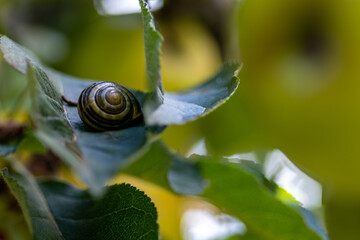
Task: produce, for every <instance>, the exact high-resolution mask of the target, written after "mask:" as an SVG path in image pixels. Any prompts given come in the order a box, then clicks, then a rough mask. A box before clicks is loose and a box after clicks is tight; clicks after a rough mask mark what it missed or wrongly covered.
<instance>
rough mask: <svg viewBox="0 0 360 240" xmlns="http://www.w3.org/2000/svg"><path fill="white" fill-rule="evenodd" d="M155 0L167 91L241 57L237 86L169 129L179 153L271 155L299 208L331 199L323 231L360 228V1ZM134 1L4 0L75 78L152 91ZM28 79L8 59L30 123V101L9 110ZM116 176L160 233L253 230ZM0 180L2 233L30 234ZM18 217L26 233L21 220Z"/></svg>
mask: <svg viewBox="0 0 360 240" xmlns="http://www.w3.org/2000/svg"><path fill="white" fill-rule="evenodd" d="M134 2H136V4H134ZM149 4H150V6H151V8H152V10H153V13H154V16H155V19H156V21H157V24H158V28H159V30H160V32H161V33H162V34H163V36H164V39H165V40H164V43H163V46H162V59H161V64H162V70H161V73H162V78H163V81H164V86H165V89H166V90H167V91H175V90H181V89H186V88H189V87H192V86H195V85H197V84H199V83H201V82H203V81H204V80H206V79H208V78H209V77H211V76H212V75H213V74H214V73H216V71H217V70H218V69H219V68H220V66H221V65H222V63H223V62H225V61H229V60H240V61H242V62H243V63H244V67H243V69H242V71H241V73H240V81H241V83H240V87H239V89H238V91H237V92H236V93H235V95H234V96H233V97H232V98H231V99H230V100H229V101H228V102H227V103H226V104H225V105H224V106H221V107H220V108H219V109H217V110H216V111H214V112H213V113H211V114H209V115H208V116H206V117H204V118H202V119H200V120H197V121H195V122H192V123H189V124H186V125H184V126H171V127H169V128H168V129H167V130H166V131H165V133H164V134H163V136H162V139H163V140H164V141H165V142H166V143H167V144H168V145H169V146H170V147H171V148H172V149H174V150H175V151H177V152H179V153H181V154H184V155H191V154H193V153H196V154H200V155H201V154H203V155H204V154H212V155H220V156H229V157H230V158H231V159H240V158H241V159H247V160H252V161H256V162H260V163H263V164H264V171H265V173H266V176H267V177H268V178H269V179H272V180H274V181H276V182H277V183H278V184H279V186H281V187H283V188H284V189H286V190H287V191H288V192H289V193H291V194H292V195H293V196H294V197H295V199H296V200H297V201H299V202H301V203H302V204H303V206H304V207H306V208H308V209H310V210H313V211H315V212H317V213H318V214H319V216H322V211H323V208H322V207H323V205H322V204H323V203H326V204H327V206H328V208H327V209H328V210H327V212H326V215H327V219H328V220H327V225H328V228H329V229H330V228H331V229H339V230H334V232H333V233H332V235H333V236H335V238H334V239H341V238H337V236H341V235H342V234H343V233H344V232H348V233H349V235H348V237H347V238H343V239H356V237H357V234H356V231H355V232H354V231H353V230H354V229H356V226H359V225H360V220H359V219H360V218H358V217H357V216H360V204H359V203H360V201H359V200H360V183H359V182H360V181H358V179H357V176H358V173H360V161H359V159H358V158H359V155H360V148H359V144H360V137H359V136H360V126H359V122H360V111H359V103H358V102H359V99H360V95H359V87H360V83H359V81H358V79H360V68H359V67H358V64H359V61H358V56H360V30H359V29H360V17H359V16H360V14H359V13H360V2H358V1H351V0H344V1H341V2H339V1H336V0H327V1H325V0H295V1H289V0H273V1H267V0H242V1H236V0H197V1H191V0H164V1H162V0H157V1H155V0H151V1H149ZM137 12H138V6H137V1H131V0H122V1H121V0H118V1H116V0H97V1H95V2H92V1H89V0H77V1H71V0H0V33H2V34H5V35H7V36H9V37H10V38H12V39H13V40H15V41H17V42H18V43H20V44H21V45H23V46H26V47H27V48H29V49H31V51H33V52H34V53H35V54H36V55H37V56H39V58H40V59H41V60H42V61H43V62H44V63H46V64H47V65H49V66H51V67H53V68H55V69H57V70H59V71H62V72H65V73H67V74H69V75H74V76H76V77H80V78H86V79H96V80H106V81H112V82H118V83H121V84H123V85H126V86H128V87H131V88H135V89H139V90H144V89H145V58H144V50H143V35H142V22H141V16H140V15H139V14H138V13H137ZM9 79H11V80H9ZM25 84H26V82H25V81H24V79H23V77H22V76H20V74H18V73H16V72H15V71H14V70H12V69H10V68H9V67H8V66H7V65H6V64H4V63H3V62H1V64H0V120H1V121H2V122H5V121H7V120H8V119H9V118H12V119H16V121H19V122H26V121H28V118H27V114H26V106H24V109H23V112H16V113H15V114H9V113H11V109H12V106H13V105H14V104H15V103H14V99H15V98H14V96H16V94H19V92H20V91H21V90H22V89H23V88H24V87H25ZM289 159H290V160H291V161H292V162H291V161H290V160H289ZM294 164H295V165H294ZM65 175H66V174H65ZM309 176H311V177H309ZM314 179H315V180H314ZM120 181H126V182H129V183H132V184H134V185H135V186H138V187H139V188H140V189H142V190H144V191H145V192H146V193H147V194H148V195H149V196H150V197H151V198H152V199H153V200H154V201H155V204H156V206H157V208H158V211H159V221H160V227H161V234H162V236H163V239H188V240H189V239H194V240H202V239H226V238H228V237H230V236H233V235H235V236H237V235H241V234H243V233H244V232H245V231H246V227H245V226H244V225H243V224H242V223H241V222H240V221H239V220H237V219H234V218H232V217H231V216H228V215H226V214H224V213H222V212H221V211H220V210H219V209H216V208H215V207H214V206H212V205H210V204H209V203H206V202H204V201H202V200H199V199H195V198H184V197H179V196H175V195H173V194H171V193H168V192H166V191H164V190H162V189H159V188H157V187H156V186H153V185H151V184H149V183H145V182H142V181H141V180H139V179H135V178H132V177H130V176H119V177H118V178H117V179H115V180H114V182H120ZM0 184H1V185H0V239H28V238H27V237H26V236H28V235H27V234H28V233H27V231H26V227H24V220H23V219H22V218H21V214H20V211H19V208H18V207H17V205H16V203H14V200H13V199H11V197H9V196H10V195H9V194H8V193H7V191H6V188H5V187H4V186H3V185H4V184H3V183H2V182H1V183H0ZM323 188H324V191H323ZM280 197H281V196H280ZM344 206H347V207H346V208H344ZM3 219H11V220H7V221H4V220H3ZM20 226H21V228H20ZM15 227H16V228H18V227H19V229H23V230H21V231H13V229H14V228H15ZM210 229H211V230H212V231H210Z"/></svg>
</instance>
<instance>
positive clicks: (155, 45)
mask: <svg viewBox="0 0 360 240" xmlns="http://www.w3.org/2000/svg"><path fill="white" fill-rule="evenodd" d="M139 3H140V6H141V12H142V17H143V23H144V44H145V57H146V71H147V78H148V86H149V89H150V93H149V96H148V99H147V101H146V102H145V106H144V108H143V110H144V116H145V122H146V124H148V125H151V126H153V125H155V126H169V125H173V124H177V125H179V124H184V123H186V122H189V121H192V120H195V119H196V118H198V117H201V116H204V115H205V114H207V113H209V112H211V111H213V110H214V109H215V108H216V107H217V106H219V105H221V104H222V103H224V102H225V101H226V100H227V99H228V98H229V97H230V96H231V95H232V94H233V93H234V92H235V90H236V89H237V87H238V84H239V79H238V78H237V76H234V72H235V71H237V70H238V69H239V64H238V63H234V62H233V63H227V64H225V65H224V66H223V68H222V69H221V70H220V71H219V73H218V74H217V75H216V76H214V77H213V78H211V79H210V80H208V81H206V82H205V83H203V84H201V85H200V86H198V87H196V88H194V89H191V90H188V91H184V92H176V93H167V92H165V91H164V88H163V84H162V81H161V75H160V50H161V49H160V48H161V43H162V41H163V38H162V36H161V34H160V33H159V32H158V31H157V30H156V27H155V21H154V18H153V16H152V14H151V12H150V11H149V6H148V4H147V3H146V1H144V0H139Z"/></svg>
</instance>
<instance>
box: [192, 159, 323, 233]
mask: <svg viewBox="0 0 360 240" xmlns="http://www.w3.org/2000/svg"><path fill="white" fill-rule="evenodd" d="M198 160H199V162H198V165H199V167H200V169H201V172H202V174H203V176H204V178H206V179H207V180H208V181H209V182H210V185H209V187H208V188H207V189H205V192H204V194H203V196H204V197H205V198H207V199H208V200H209V201H211V202H212V203H214V204H215V205H217V206H218V207H221V209H224V210H225V211H226V212H228V213H229V214H231V215H233V216H236V217H238V218H239V219H241V221H243V222H244V223H245V225H246V227H247V229H248V230H249V231H250V232H251V233H253V234H255V235H258V236H259V237H261V239H264V240H265V239H269V240H270V239H273V240H275V239H276V240H281V239H284V240H289V239H306V240H307V239H321V237H320V236H319V235H318V234H316V233H315V232H314V231H313V230H311V229H310V228H309V227H308V226H307V225H306V223H305V221H304V219H303V218H302V216H301V214H299V213H298V212H297V211H296V210H295V209H293V208H291V207H289V206H287V205H285V204H284V203H282V202H281V201H279V200H278V199H276V198H275V197H274V196H273V195H271V194H269V192H268V191H267V190H265V189H264V188H263V187H262V186H261V185H259V183H258V181H257V180H256V178H255V177H254V176H252V175H251V174H249V173H248V172H246V171H244V170H243V169H241V168H240V167H239V166H238V165H234V164H229V163H224V162H219V161H218V159H215V158H207V157H200V158H199V159H198Z"/></svg>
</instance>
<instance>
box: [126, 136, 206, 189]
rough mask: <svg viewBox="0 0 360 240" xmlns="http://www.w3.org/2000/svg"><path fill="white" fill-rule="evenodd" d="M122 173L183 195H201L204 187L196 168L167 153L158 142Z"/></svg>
mask: <svg viewBox="0 0 360 240" xmlns="http://www.w3.org/2000/svg"><path fill="white" fill-rule="evenodd" d="M123 172H124V173H127V174H131V175H133V176H137V177H140V178H142V179H145V180H147V181H149V182H153V183H155V184H157V185H159V186H162V187H164V188H165V189H167V190H170V191H172V192H175V193H178V194H183V195H198V194H201V192H202V191H203V189H204V187H205V181H204V179H203V178H202V176H201V173H200V171H199V169H198V168H197V166H195V165H194V164H193V163H192V162H190V161H189V160H188V159H185V158H183V157H181V156H180V155H177V154H175V153H172V152H171V151H169V149H167V147H166V146H165V145H164V144H163V143H162V142H160V141H157V142H154V143H153V144H152V145H151V147H150V149H149V151H148V152H146V153H145V154H144V155H143V156H142V157H141V158H139V159H138V160H137V161H135V162H134V163H132V164H131V165H130V166H129V167H127V168H125V169H124V171H123Z"/></svg>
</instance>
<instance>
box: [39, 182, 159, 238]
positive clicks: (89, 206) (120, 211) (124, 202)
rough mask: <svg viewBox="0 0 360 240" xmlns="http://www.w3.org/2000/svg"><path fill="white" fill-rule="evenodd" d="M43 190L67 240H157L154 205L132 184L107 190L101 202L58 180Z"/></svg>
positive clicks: (115, 186) (85, 192) (86, 192)
mask: <svg viewBox="0 0 360 240" xmlns="http://www.w3.org/2000/svg"><path fill="white" fill-rule="evenodd" d="M40 188H41V189H42V191H43V193H44V196H45V198H46V199H47V201H48V204H49V206H50V209H51V212H52V213H53V215H54V218H55V220H56V222H57V223H58V225H59V228H60V230H61V232H62V233H63V234H64V236H65V237H66V239H67V240H72V239H74V240H81V239H84V240H90V239H94V240H95V239H104V240H106V239H109V240H110V239H111V240H112V239H149V240H150V239H158V225H157V212H156V208H155V206H154V204H153V203H152V202H151V200H150V198H149V197H148V196H146V195H145V194H144V193H143V192H141V191H139V190H137V189H136V188H135V187H133V186H130V185H129V184H121V185H112V186H110V187H107V189H106V194H105V195H104V196H103V197H102V198H101V199H94V198H93V197H92V196H91V195H90V193H89V192H88V191H83V190H80V189H77V188H74V187H72V186H70V185H68V184H65V183H60V182H55V181H47V182H41V183H40Z"/></svg>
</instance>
